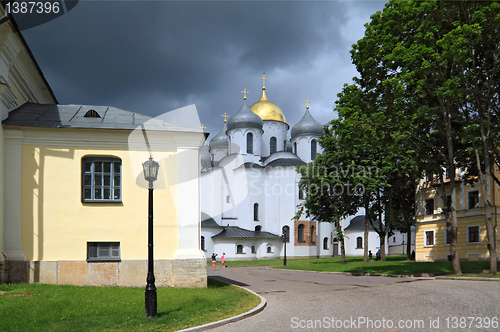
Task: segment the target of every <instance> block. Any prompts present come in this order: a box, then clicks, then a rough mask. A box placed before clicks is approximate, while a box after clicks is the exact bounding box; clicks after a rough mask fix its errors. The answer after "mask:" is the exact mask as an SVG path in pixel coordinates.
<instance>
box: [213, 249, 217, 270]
mask: <svg viewBox="0 0 500 332" xmlns="http://www.w3.org/2000/svg"><path fill="white" fill-rule="evenodd" d="M216 257H217V254H216V253H215V252H214V253H213V254H212V270H214V271H215V263H217V258H216Z"/></svg>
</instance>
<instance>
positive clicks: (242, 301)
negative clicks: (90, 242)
mask: <svg viewBox="0 0 500 332" xmlns="http://www.w3.org/2000/svg"><path fill="white" fill-rule="evenodd" d="M157 297H158V317H157V318H156V319H148V318H146V317H145V313H144V289H143V288H129V287H77V286H56V285H43V284H7V285H0V317H1V319H0V331H176V330H180V329H184V328H187V327H192V326H198V325H202V324H206V323H209V322H213V321H217V320H220V319H224V318H228V317H231V316H234V315H237V314H240V313H243V312H246V311H248V310H250V309H252V308H254V307H255V306H257V305H258V304H259V303H260V299H259V298H258V297H256V296H255V295H253V294H251V293H248V292H247V291H245V290H242V289H240V288H238V287H235V286H232V285H228V284H225V283H222V282H219V281H216V280H213V279H209V280H208V287H207V288H202V289H200V288H192V289H188V288H158V290H157Z"/></svg>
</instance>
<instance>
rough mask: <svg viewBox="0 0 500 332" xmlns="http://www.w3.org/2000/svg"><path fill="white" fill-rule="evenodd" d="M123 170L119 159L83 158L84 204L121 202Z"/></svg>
mask: <svg viewBox="0 0 500 332" xmlns="http://www.w3.org/2000/svg"><path fill="white" fill-rule="evenodd" d="M121 168H122V161H121V160H120V159H118V158H98V157H86V158H83V159H82V202H121V199H122V195H121Z"/></svg>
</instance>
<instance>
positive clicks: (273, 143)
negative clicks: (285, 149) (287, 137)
mask: <svg viewBox="0 0 500 332" xmlns="http://www.w3.org/2000/svg"><path fill="white" fill-rule="evenodd" d="M269 149H270V152H271V154H273V153H276V137H271V140H270V141H269Z"/></svg>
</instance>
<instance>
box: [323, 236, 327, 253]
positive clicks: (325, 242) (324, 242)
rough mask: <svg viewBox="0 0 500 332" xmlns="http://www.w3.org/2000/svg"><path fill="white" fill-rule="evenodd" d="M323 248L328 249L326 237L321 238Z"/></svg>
mask: <svg viewBox="0 0 500 332" xmlns="http://www.w3.org/2000/svg"><path fill="white" fill-rule="evenodd" d="M323 249H324V250H328V238H327V237H325V238H324V239H323Z"/></svg>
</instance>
